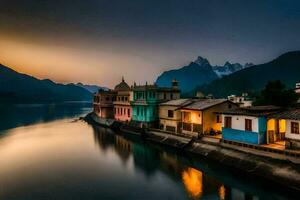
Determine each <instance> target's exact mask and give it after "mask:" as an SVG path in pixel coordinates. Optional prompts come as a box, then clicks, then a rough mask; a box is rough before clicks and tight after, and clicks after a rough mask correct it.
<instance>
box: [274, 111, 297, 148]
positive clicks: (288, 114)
mask: <svg viewBox="0 0 300 200" xmlns="http://www.w3.org/2000/svg"><path fill="white" fill-rule="evenodd" d="M269 120H272V121H274V122H275V124H277V125H275V128H274V132H275V134H276V133H277V134H280V137H281V139H282V140H283V141H285V147H286V149H295V150H300V109H299V108H295V109H291V110H286V111H283V112H279V113H276V114H274V115H271V116H270V119H269ZM276 122H277V123H276ZM275 139H276V138H275Z"/></svg>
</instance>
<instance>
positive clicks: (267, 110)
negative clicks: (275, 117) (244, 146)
mask: <svg viewBox="0 0 300 200" xmlns="http://www.w3.org/2000/svg"><path fill="white" fill-rule="evenodd" d="M278 110H279V108H278V107H275V106H254V107H242V108H236V109H231V110H227V111H223V112H221V113H222V114H223V119H222V138H223V140H228V141H235V142H241V143H249V144H257V145H259V144H266V143H268V140H267V137H268V135H267V116H268V115H270V114H274V113H276V112H278Z"/></svg>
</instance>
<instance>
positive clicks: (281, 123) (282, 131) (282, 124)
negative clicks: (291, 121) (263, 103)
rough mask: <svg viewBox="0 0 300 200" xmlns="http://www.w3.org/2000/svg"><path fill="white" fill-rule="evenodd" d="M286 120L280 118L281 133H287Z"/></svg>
mask: <svg viewBox="0 0 300 200" xmlns="http://www.w3.org/2000/svg"><path fill="white" fill-rule="evenodd" d="M285 125H286V124H285V120H284V119H281V120H279V132H280V133H285V127H286V126H285Z"/></svg>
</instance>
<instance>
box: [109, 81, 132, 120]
mask: <svg viewBox="0 0 300 200" xmlns="http://www.w3.org/2000/svg"><path fill="white" fill-rule="evenodd" d="M114 91H115V92H116V93H117V95H116V100H115V101H114V102H113V105H114V118H115V120H118V121H122V122H130V121H131V118H132V108H131V105H130V102H131V101H133V91H132V88H131V87H130V86H129V85H128V84H127V83H126V82H125V80H124V78H122V81H121V83H119V84H118V85H116V86H115V89H114Z"/></svg>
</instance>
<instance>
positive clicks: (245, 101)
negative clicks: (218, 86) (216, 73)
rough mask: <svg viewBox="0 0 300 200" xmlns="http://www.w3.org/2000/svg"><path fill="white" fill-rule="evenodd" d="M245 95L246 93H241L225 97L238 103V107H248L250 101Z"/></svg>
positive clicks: (250, 104) (250, 103)
mask: <svg viewBox="0 0 300 200" xmlns="http://www.w3.org/2000/svg"><path fill="white" fill-rule="evenodd" d="M247 96H248V94H247V93H243V94H242V96H236V95H230V96H228V97H227V99H228V100H229V101H232V102H233V103H236V104H238V105H239V106H240V107H250V106H252V101H251V100H250V99H249V98H248V97H247Z"/></svg>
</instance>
